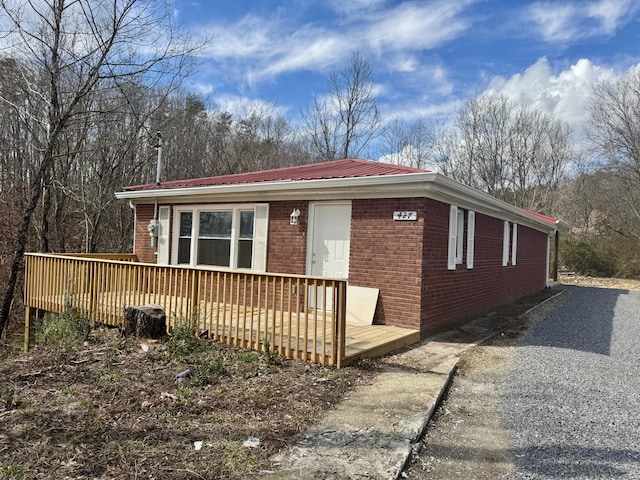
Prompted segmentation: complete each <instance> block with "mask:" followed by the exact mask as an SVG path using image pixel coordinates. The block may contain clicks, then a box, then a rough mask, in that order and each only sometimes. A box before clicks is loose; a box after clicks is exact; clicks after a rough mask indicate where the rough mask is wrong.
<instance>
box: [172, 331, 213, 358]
mask: <svg viewBox="0 0 640 480" xmlns="http://www.w3.org/2000/svg"><path fill="white" fill-rule="evenodd" d="M197 332H198V330H197V328H196V327H194V326H193V325H192V324H191V323H190V322H182V323H179V324H178V325H176V327H175V328H174V329H173V332H171V338H169V343H168V345H167V347H168V350H169V355H170V357H171V358H172V359H173V360H176V361H178V362H186V363H198V356H199V354H200V353H201V352H202V351H204V349H205V346H206V343H205V341H204V340H203V339H201V338H199V337H198V336H197Z"/></svg>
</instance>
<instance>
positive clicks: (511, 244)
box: [502, 221, 518, 267]
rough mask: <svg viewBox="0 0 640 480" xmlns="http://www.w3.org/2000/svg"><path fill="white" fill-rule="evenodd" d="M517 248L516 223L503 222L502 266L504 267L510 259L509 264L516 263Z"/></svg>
mask: <svg viewBox="0 0 640 480" xmlns="http://www.w3.org/2000/svg"><path fill="white" fill-rule="evenodd" d="M517 250H518V224H517V223H512V222H507V221H505V222H504V237H503V240H502V266H503V267H506V266H507V265H509V261H511V265H515V264H516V253H517Z"/></svg>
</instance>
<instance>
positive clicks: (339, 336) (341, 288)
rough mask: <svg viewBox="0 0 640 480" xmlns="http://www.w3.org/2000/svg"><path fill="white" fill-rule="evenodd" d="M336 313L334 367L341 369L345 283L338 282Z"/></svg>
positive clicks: (343, 339) (345, 322) (345, 315)
mask: <svg viewBox="0 0 640 480" xmlns="http://www.w3.org/2000/svg"><path fill="white" fill-rule="evenodd" d="M338 299H339V300H338V302H339V304H338V311H337V312H336V316H335V321H336V326H337V330H338V332H337V333H338V334H337V339H336V340H337V342H336V343H337V345H336V347H337V348H336V367H337V368H341V367H342V359H343V358H344V354H345V338H346V329H347V283H346V282H340V283H339V284H338Z"/></svg>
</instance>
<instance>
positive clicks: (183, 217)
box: [178, 212, 193, 263]
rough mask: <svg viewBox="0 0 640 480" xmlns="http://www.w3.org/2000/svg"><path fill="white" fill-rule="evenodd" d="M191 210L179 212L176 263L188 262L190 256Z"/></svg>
mask: <svg viewBox="0 0 640 480" xmlns="http://www.w3.org/2000/svg"><path fill="white" fill-rule="evenodd" d="M192 223H193V213H192V212H180V233H179V236H178V263H189V262H190V258H191V228H192V226H191V225H192Z"/></svg>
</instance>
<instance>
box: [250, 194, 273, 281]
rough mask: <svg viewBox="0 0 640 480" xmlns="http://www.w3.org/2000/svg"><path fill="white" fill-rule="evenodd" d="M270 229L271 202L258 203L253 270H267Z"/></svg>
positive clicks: (254, 228)
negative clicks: (268, 234)
mask: <svg viewBox="0 0 640 480" xmlns="http://www.w3.org/2000/svg"><path fill="white" fill-rule="evenodd" d="M268 231H269V204H268V203H263V204H259V205H256V217H255V224H254V226H253V259H252V267H251V268H252V270H254V271H256V272H266V271H267V233H268Z"/></svg>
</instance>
